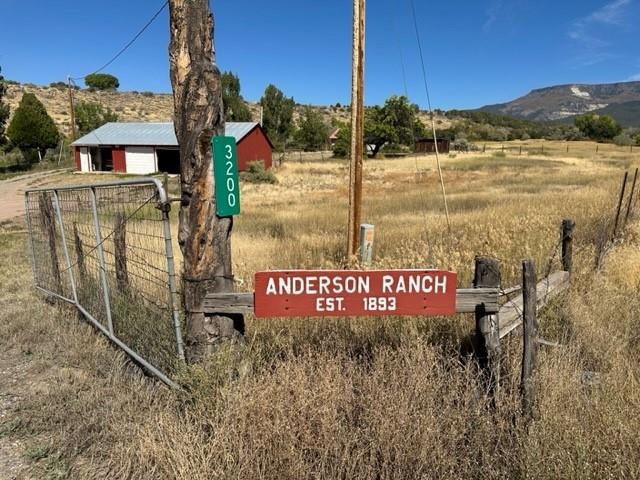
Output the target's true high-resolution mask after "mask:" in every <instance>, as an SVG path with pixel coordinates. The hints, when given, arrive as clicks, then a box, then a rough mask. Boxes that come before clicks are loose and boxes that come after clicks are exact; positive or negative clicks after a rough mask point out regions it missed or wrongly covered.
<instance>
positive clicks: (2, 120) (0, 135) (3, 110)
mask: <svg viewBox="0 0 640 480" xmlns="http://www.w3.org/2000/svg"><path fill="white" fill-rule="evenodd" d="M0 73H2V68H0ZM6 93H7V85H6V84H5V83H4V77H3V76H2V75H0V145H4V144H5V143H6V141H7V139H6V137H5V134H4V133H5V125H6V123H7V119H8V118H9V105H7V104H6V103H4V101H3V100H2V99H3V97H4V96H5V94H6Z"/></svg>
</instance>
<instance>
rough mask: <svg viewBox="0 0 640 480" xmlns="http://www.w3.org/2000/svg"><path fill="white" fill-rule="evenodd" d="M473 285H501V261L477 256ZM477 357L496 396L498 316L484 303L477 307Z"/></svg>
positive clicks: (498, 339)
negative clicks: (487, 308)
mask: <svg viewBox="0 0 640 480" xmlns="http://www.w3.org/2000/svg"><path fill="white" fill-rule="evenodd" d="M473 287H474V288H483V287H492V288H499V287H500V262H498V260H496V259H495V258H489V257H481V256H477V257H476V258H475V273H474V277H473ZM474 347H475V351H476V357H477V359H478V363H479V364H480V367H481V368H482V369H484V370H485V372H486V374H487V377H488V382H487V384H488V385H487V386H488V389H489V391H490V392H491V393H492V394H493V395H494V396H495V395H496V394H497V392H498V387H499V383H500V356H501V349H500V332H499V330H498V316H497V315H495V314H493V315H492V314H487V313H486V311H485V309H484V305H478V306H477V307H476V333H475V339H474Z"/></svg>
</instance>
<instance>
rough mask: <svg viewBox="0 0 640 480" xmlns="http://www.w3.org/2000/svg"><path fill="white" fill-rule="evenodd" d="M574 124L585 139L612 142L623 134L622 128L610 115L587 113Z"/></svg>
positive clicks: (577, 118)
mask: <svg viewBox="0 0 640 480" xmlns="http://www.w3.org/2000/svg"><path fill="white" fill-rule="evenodd" d="M574 122H575V125H576V127H578V129H579V130H580V132H581V133H582V134H583V135H584V136H585V137H587V138H590V139H592V140H596V141H606V140H612V139H613V138H614V137H615V136H617V135H619V134H620V132H622V127H621V126H620V125H619V124H618V122H616V121H615V119H614V118H613V117H611V116H609V115H597V114H595V113H587V114H585V115H578V116H577V117H576V118H575V120H574Z"/></svg>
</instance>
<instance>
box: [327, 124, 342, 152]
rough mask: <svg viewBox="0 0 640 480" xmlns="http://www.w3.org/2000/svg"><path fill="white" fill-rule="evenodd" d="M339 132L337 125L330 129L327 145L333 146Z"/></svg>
mask: <svg viewBox="0 0 640 480" xmlns="http://www.w3.org/2000/svg"><path fill="white" fill-rule="evenodd" d="M339 133H340V129H339V128H338V127H335V128H333V129H331V132H329V145H331V148H333V146H334V145H335V144H336V141H337V140H338V134H339Z"/></svg>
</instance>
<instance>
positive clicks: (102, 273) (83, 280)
mask: <svg viewBox="0 0 640 480" xmlns="http://www.w3.org/2000/svg"><path fill="white" fill-rule="evenodd" d="M25 211H26V219H27V227H28V231H29V242H30V247H31V248H30V249H31V255H32V265H33V273H34V279H35V285H36V288H37V289H38V290H40V291H41V292H43V293H44V294H45V295H47V296H49V297H53V298H57V299H59V300H62V301H65V302H68V303H70V304H72V305H74V306H75V307H76V308H77V309H78V310H79V311H80V313H82V315H83V316H84V317H85V318H86V319H87V320H88V321H89V322H90V323H92V324H93V325H94V326H95V327H96V328H97V329H98V330H100V331H101V332H102V333H103V334H104V335H106V336H107V337H108V338H109V339H110V340H111V341H112V342H114V343H115V344H116V345H118V346H119V347H120V348H122V349H123V350H124V351H125V352H126V353H127V354H129V355H130V356H131V357H132V358H133V359H134V360H135V361H137V362H138V363H139V364H141V365H142V366H143V367H144V368H145V369H146V370H147V371H149V372H150V373H151V374H153V375H155V376H156V377H158V378H159V379H160V380H162V381H163V382H165V383H167V384H168V385H170V386H174V387H175V386H176V385H175V384H174V383H173V382H172V381H171V379H170V376H171V375H172V373H173V372H174V371H175V369H176V368H177V366H178V365H179V364H180V363H181V362H182V361H183V360H184V349H183V343H182V334H181V330H182V325H181V318H180V311H179V302H178V298H179V297H178V291H177V282H176V274H175V261H174V256H173V246H172V243H171V233H170V224H169V203H168V201H167V195H166V192H165V190H164V188H163V186H162V184H161V183H160V182H159V181H158V180H156V179H153V178H140V179H135V180H123V181H118V182H111V183H104V184H94V185H79V186H71V187H61V188H56V187H50V188H42V189H31V190H27V191H26V192H25Z"/></svg>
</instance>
